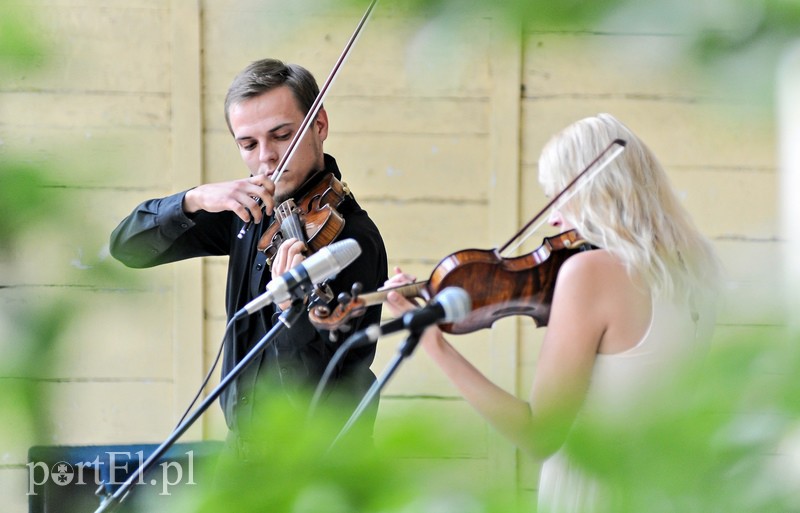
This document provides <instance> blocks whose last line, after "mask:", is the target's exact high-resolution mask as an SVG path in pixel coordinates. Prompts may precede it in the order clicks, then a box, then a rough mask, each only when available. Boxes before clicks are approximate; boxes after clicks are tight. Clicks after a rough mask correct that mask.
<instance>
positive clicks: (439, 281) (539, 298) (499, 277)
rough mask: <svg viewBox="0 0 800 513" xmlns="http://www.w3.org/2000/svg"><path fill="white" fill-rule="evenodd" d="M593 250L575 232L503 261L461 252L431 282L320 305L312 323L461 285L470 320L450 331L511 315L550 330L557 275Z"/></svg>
mask: <svg viewBox="0 0 800 513" xmlns="http://www.w3.org/2000/svg"><path fill="white" fill-rule="evenodd" d="M590 249H594V246H591V245H590V244H588V243H587V242H586V241H584V240H582V239H581V238H580V237H579V236H578V233H577V232H576V231H575V230H570V231H567V232H564V233H561V234H559V235H555V236H553V237H547V238H545V239H544V241H543V242H542V245H541V246H539V247H538V248H536V250H534V251H533V252H531V253H529V254H527V255H522V256H519V257H514V258H503V257H501V256H500V254H499V253H498V251H497V249H488V250H487V249H465V250H461V251H457V252H455V253H453V254H451V255H449V256H447V257H445V258H444V259H442V261H441V262H439V264H437V265H436V267H435V268H434V270H433V272H432V273H431V277H430V279H428V280H427V281H424V282H417V283H412V284H409V285H403V286H401V287H397V288H393V289H387V290H380V291H377V292H371V293H367V294H362V295H358V294H357V293H355V292H354V294H353V295H352V297H349V298H343V299H344V301H342V300H340V303H339V305H338V306H337V307H336V309H335V310H334V311H332V312H331V311H329V310H328V309H327V308H326V307H324V306H317V307H315V308H313V309H312V311H311V312H309V318H310V319H311V322H312V324H314V325H315V326H317V327H318V328H321V329H327V330H333V329H337V328H339V327H341V326H342V325H343V324H344V323H346V322H348V321H349V320H350V319H351V318H353V317H358V316H360V315H363V314H364V311H366V309H367V307H369V306H372V305H376V304H380V303H381V302H383V301H384V300H385V299H386V295H387V294H388V293H389V292H390V291H396V292H398V293H400V294H402V295H404V296H406V297H419V298H422V299H424V300H425V301H430V299H431V298H433V297H434V296H436V294H438V293H439V291H441V290H443V289H445V288H446V287H451V286H455V287H460V288H462V289H464V290H465V291H466V292H467V294H469V296H470V299H471V300H472V311H471V312H470V313H469V314H468V315H467V317H466V318H464V319H462V320H460V321H458V322H456V323H451V324H440V325H439V327H440V328H441V329H442V331H444V332H445V333H452V334H456V335H458V334H463V333H472V332H473V331H477V330H481V329H484V328H491V326H492V324H494V322H495V321H496V320H498V319H502V318H503V317H508V316H510V315H524V316H528V317H531V318H532V319H533V321H534V322H535V323H536V326H537V327H543V326H547V321H548V320H549V318H550V305H551V303H552V301H553V291H554V290H555V282H556V276H557V275H558V271H559V269H560V268H561V265H562V264H563V263H564V262H565V261H566V260H567V258H569V257H571V256H572V255H574V254H575V253H578V252H580V251H586V250H590Z"/></svg>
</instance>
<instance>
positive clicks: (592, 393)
mask: <svg viewBox="0 0 800 513" xmlns="http://www.w3.org/2000/svg"><path fill="white" fill-rule="evenodd" d="M652 303H653V313H652V318H651V321H650V326H649V328H648V330H647V333H646V334H645V335H644V337H643V338H642V339H641V340H640V341H639V343H638V344H636V345H635V346H634V347H632V348H630V349H628V350H626V351H623V352H621V353H615V354H598V355H597V357H596V360H595V364H594V368H593V370H592V377H591V381H590V384H589V390H588V391H587V395H586V399H585V401H584V404H583V406H582V408H581V412H580V413H579V415H578V418H577V419H576V423H577V422H581V420H582V419H584V418H598V417H597V416H598V415H600V416H601V417H600V418H608V419H622V418H627V419H629V418H630V416H631V415H635V414H636V405H637V404H641V402H642V401H646V400H647V397H648V395H649V393H652V392H653V391H654V390H655V389H657V388H658V387H661V386H663V385H664V384H666V383H669V380H670V377H672V376H675V375H676V374H677V373H678V372H679V371H680V368H681V366H682V365H685V363H686V362H687V361H694V360H696V359H697V358H699V357H702V355H703V354H704V353H705V351H706V349H707V347H708V342H709V341H710V335H711V330H712V329H713V324H714V315H713V312H712V311H709V310H708V309H704V311H703V314H702V315H698V313H697V312H696V311H693V309H690V308H689V307H688V306H687V305H686V304H685V303H684V304H678V305H676V304H673V303H672V302H670V301H666V300H659V299H654V300H653V302H652ZM607 499H608V497H606V496H605V495H604V490H602V489H601V488H600V487H599V485H598V483H597V482H596V481H595V480H594V479H592V478H591V477H589V476H587V475H585V474H584V473H583V472H582V470H581V469H580V468H578V467H577V465H575V464H574V463H572V462H571V461H570V460H569V458H568V457H567V455H566V454H565V453H564V451H563V449H562V450H560V451H558V452H557V453H555V454H554V455H553V456H551V457H550V458H548V459H547V461H545V462H544V465H543V466H542V471H541V475H540V479H539V492H538V503H539V508H538V511H539V512H542V513H544V512H546V513H578V512H580V513H592V512H595V511H599V510H600V508H599V507H598V505H599V504H600V503H601V501H604V500H607Z"/></svg>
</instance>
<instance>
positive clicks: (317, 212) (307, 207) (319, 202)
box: [258, 173, 350, 265]
mask: <svg viewBox="0 0 800 513" xmlns="http://www.w3.org/2000/svg"><path fill="white" fill-rule="evenodd" d="M298 191H299V192H300V196H299V198H298V199H294V198H290V199H288V200H286V201H284V202H283V203H281V204H280V205H278V206H277V207H275V216H274V219H273V221H272V223H271V224H270V225H269V226H268V227H267V230H266V231H265V232H264V234H263V235H262V236H261V239H259V241H258V250H259V251H261V252H263V253H265V254H266V255H267V263H268V264H269V265H272V260H273V259H274V258H275V254H276V253H277V251H278V248H279V247H280V245H281V244H283V242H284V241H285V240H287V239H290V238H295V239H298V240H302V241H303V242H305V243H306V246H307V247H308V254H312V253H315V252H316V251H318V250H319V249H320V248H323V247H325V246H327V245H328V244H330V243H331V242H333V241H335V240H336V238H337V237H338V236H339V234H340V233H342V229H343V228H344V217H342V215H341V214H340V213H339V211H338V210H336V209H337V208H338V207H339V205H341V203H342V202H343V201H344V199H345V198H346V197H347V196H348V195H349V194H350V190H349V188H348V187H347V184H345V183H343V182H340V181H339V180H337V179H336V177H335V176H333V174H332V173H324V174H323V175H322V176H321V177H320V176H319V175H314V176H313V177H311V178H310V179H309V180H307V181H306V183H305V184H303V185H302V186H300V188H299V189H298Z"/></svg>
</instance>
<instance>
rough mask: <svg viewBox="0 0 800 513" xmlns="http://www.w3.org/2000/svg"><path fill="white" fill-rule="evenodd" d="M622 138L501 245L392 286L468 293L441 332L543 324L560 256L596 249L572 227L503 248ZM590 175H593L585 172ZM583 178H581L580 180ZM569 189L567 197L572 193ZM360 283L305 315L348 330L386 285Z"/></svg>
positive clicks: (618, 148)
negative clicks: (501, 323)
mask: <svg viewBox="0 0 800 513" xmlns="http://www.w3.org/2000/svg"><path fill="white" fill-rule="evenodd" d="M625 146H626V142H625V141H624V140H622V139H615V140H614V141H612V142H611V143H610V144H609V145H608V147H606V148H605V149H604V150H603V151H602V152H601V153H600V154H599V155H598V156H597V157H596V158H595V159H593V160H592V161H591V162H590V163H589V164H588V165H587V166H586V168H584V169H583V170H582V171H581V172H580V173H578V174H577V175H576V176H575V178H573V179H572V180H571V181H570V183H568V184H567V185H566V187H564V189H563V190H561V191H560V192H559V193H558V194H556V195H555V196H554V197H553V198H552V199H551V200H550V202H548V204H547V205H545V206H544V208H542V210H541V211H539V213H538V214H536V215H535V216H534V217H533V218H532V219H531V220H530V221H528V223H526V224H525V226H523V227H522V229H521V230H520V231H519V232H517V233H516V234H515V235H514V236H513V237H511V239H509V241H508V242H506V244H504V245H503V246H502V247H501V248H499V249H490V250H482V249H466V250H461V251H457V252H455V253H453V254H451V255H449V256H447V257H445V258H444V259H442V260H441V261H440V262H439V263H438V264H437V265H436V267H435V268H434V270H433V272H432V273H431V276H430V278H429V279H428V280H427V281H425V282H420V283H413V284H410V285H405V286H402V287H398V288H395V289H391V290H395V291H397V292H399V293H400V294H403V295H404V296H406V297H420V298H422V299H424V300H425V301H430V300H431V299H432V298H433V297H434V296H435V295H436V294H437V293H438V292H439V291H440V290H443V289H444V288H446V287H451V286H455V287H460V288H462V289H464V290H465V291H466V292H467V294H468V295H469V296H470V299H471V301H472V311H471V312H470V313H469V314H468V315H467V316H466V318H464V319H462V320H460V321H457V322H455V323H449V324H440V325H439V327H440V328H441V330H442V331H444V332H445V333H451V334H464V333H471V332H473V331H477V330H480V329H484V328H490V327H491V326H492V324H494V322H495V321H497V320H498V319H502V318H503V317H508V316H510V315H524V316H528V317H531V318H532V319H533V321H534V323H536V326H537V327H543V326H547V323H548V321H549V319H550V307H551V305H552V302H553V294H554V292H555V284H556V278H557V276H558V271H559V270H560V269H561V266H562V265H563V264H564V262H565V261H566V260H567V259H568V258H569V257H571V256H572V255H574V254H575V253H578V252H580V251H587V250H592V249H597V248H596V247H595V246H593V245H592V244H590V243H588V242H587V241H585V240H583V239H582V238H581V237H580V236H579V235H578V232H577V231H576V230H568V231H565V232H562V233H560V234H558V235H555V236H552V237H546V238H545V239H544V240H543V241H542V244H541V245H540V246H539V247H538V248H536V249H535V250H534V251H532V252H531V253H528V254H526V255H522V256H518V257H503V256H502V255H503V252H504V251H506V250H507V249H508V248H509V247H512V243H513V242H515V241H519V242H518V244H517V245H516V246H513V247H512V249H514V248H516V247H518V246H519V244H520V243H521V242H522V241H524V239H525V237H522V236H523V235H524V234H526V233H527V234H530V233H533V231H535V230H536V229H538V227H539V226H540V225H541V224H540V225H537V226H535V227H534V228H533V229H531V226H533V224H534V223H535V222H536V221H537V220H538V219H540V218H542V216H543V214H544V213H545V212H547V211H548V210H549V209H550V208H551V207H552V206H553V205H555V203H556V201H559V200H561V198H562V197H564V196H565V194H567V192H568V191H570V190H571V189H572V188H573V186H574V185H575V184H576V183H577V182H578V180H580V179H581V178H583V177H584V176H586V175H587V173H589V172H590V171H591V172H592V173H598V172H600V171H601V170H602V169H603V168H605V167H606V166H607V165H608V164H609V163H611V162H612V161H613V160H614V159H615V158H617V157H618V156H619V155H620V154H621V153H622V151H623V150H624V149H625ZM589 176H593V175H589ZM584 183H585V182H584ZM575 192H576V190H572V191H571V192H570V195H569V196H566V197H564V199H563V200H562V203H563V201H566V200H567V199H569V197H571V195H573V194H575ZM360 288H361V287H360V286H359V285H358V284H354V285H353V289H352V295H347V294H344V293H343V294H340V296H339V304H338V306H337V307H336V308H335V309H334V310H333V311H331V310H330V309H329V308H328V307H327V306H325V305H318V306H314V307H313V308H311V309H310V310H309V320H310V321H311V323H312V324H313V325H314V326H316V327H318V328H320V329H327V330H329V331H333V330H335V329H340V330H343V331H347V330H349V326H348V325H347V324H346V323H347V321H348V320H349V319H351V318H352V317H355V316H359V315H363V313H364V312H365V311H366V309H367V307H368V306H372V305H375V304H378V303H380V302H382V301H383V300H384V299H385V298H386V295H387V294H388V292H389V291H390V290H382V291H377V292H373V293H371V294H364V295H362V296H360V297H359V293H360Z"/></svg>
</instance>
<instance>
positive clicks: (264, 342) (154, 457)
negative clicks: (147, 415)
mask: <svg viewBox="0 0 800 513" xmlns="http://www.w3.org/2000/svg"><path fill="white" fill-rule="evenodd" d="M303 309H304V305H303V297H302V296H301V297H295V298H293V299H292V306H291V307H290V308H289V309H288V310H284V311H283V312H282V313H281V315H280V316H279V317H278V320H279V321H280V322H276V323H275V325H274V326H273V327H272V328H271V329H270V330H269V332H267V334H266V335H264V337H263V338H262V339H261V340H259V342H258V343H257V344H256V345H255V346H253V348H252V349H250V351H249V352H248V353H247V354H246V355H245V357H244V358H242V359H241V360H240V361H239V363H238V364H236V366H235V367H234V368H233V369H231V371H230V372H229V373H228V374H227V375H226V376H225V377H224V378H222V380H220V382H219V385H217V386H216V387H215V388H214V390H212V391H211V393H209V394H208V396H207V397H206V398H205V399H204V400H203V402H201V403H200V405H199V406H198V407H197V408H196V409H195V410H194V412H192V414H191V415H189V416H188V417H187V418H186V419H185V420H184V421H183V422H181V424H180V425H179V426H178V427H176V428H175V431H173V432H172V434H170V435H169V437H168V438H167V439H166V440H165V441H164V442H163V443H162V444H161V445H160V446H158V447H157V448H156V449H155V450H154V451H153V453H152V454H151V455H150V456H149V457H148V458H147V459H146V460H145V461H144V462H142V464H141V465H139V467H138V468H137V469H136V471H135V472H134V473H133V474H131V475H130V476H128V479H127V480H126V481H125V482H124V483H123V484H122V485H121V486H120V487H119V488H117V491H116V492H114V494H113V495H112V494H108V495H106V496H105V497H103V500H102V502H101V503H100V507H99V508H97V509H96V510H95V513H100V512H102V511H113V510H114V509H116V508H117V507H119V505H120V504H121V503H122V501H123V500H125V498H126V497H127V495H128V493H130V489H131V487H132V486H133V485H134V483H135V481H136V480H137V479H140V478H141V477H142V476H144V473H145V472H147V471H148V470H149V469H150V467H152V466H153V464H154V463H156V462H157V461H158V459H159V458H160V457H162V456H163V455H164V453H166V452H167V450H169V448H170V447H172V445H173V444H174V443H175V442H176V441H177V440H178V438H180V436H181V435H183V433H185V432H186V430H187V429H189V428H190V427H191V425H192V424H194V423H195V421H197V419H198V418H200V415H202V414H203V412H205V411H206V410H207V409H208V407H209V406H211V404H212V403H213V402H214V401H216V399H217V398H218V397H219V396H220V394H221V393H222V392H223V391H224V390H225V389H226V388H227V387H228V386H229V385H230V384H231V382H233V380H234V379H236V378H237V377H238V376H239V375H240V374H241V373H242V372H244V370H245V368H247V366H248V365H249V364H250V363H251V362H252V361H253V360H254V359H255V357H256V356H258V355H259V353H261V351H263V350H264V349H266V347H267V346H268V345H269V344H270V343H271V342H272V340H273V339H274V338H275V337H276V336H277V335H278V333H279V332H280V331H281V330H282V329H283V328H291V327H292V324H294V323H295V321H296V320H297V318H298V317H299V316H300V314H301V313H302V311H303ZM112 480H113V477H112ZM102 487H103V486H102V485H101V487H100V488H101V489H102Z"/></svg>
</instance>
